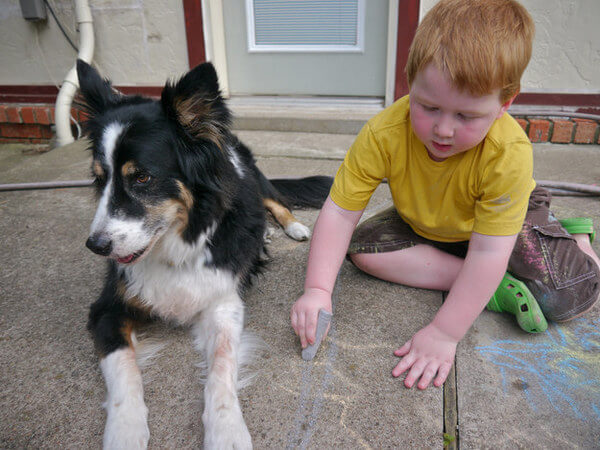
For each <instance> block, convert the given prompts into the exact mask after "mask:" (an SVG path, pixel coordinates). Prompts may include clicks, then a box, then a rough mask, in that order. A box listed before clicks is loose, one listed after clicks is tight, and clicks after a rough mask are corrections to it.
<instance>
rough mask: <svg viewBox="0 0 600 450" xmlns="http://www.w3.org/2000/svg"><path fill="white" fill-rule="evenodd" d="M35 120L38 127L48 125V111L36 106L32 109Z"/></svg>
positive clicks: (46, 108)
mask: <svg viewBox="0 0 600 450" xmlns="http://www.w3.org/2000/svg"><path fill="white" fill-rule="evenodd" d="M33 114H34V115H35V120H36V122H37V123H39V124H40V125H50V123H51V122H50V110H49V109H48V107H46V106H36V107H35V108H33Z"/></svg>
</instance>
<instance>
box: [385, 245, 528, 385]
mask: <svg viewBox="0 0 600 450" xmlns="http://www.w3.org/2000/svg"><path fill="white" fill-rule="evenodd" d="M516 237H517V236H516V235H513V236H485V235H482V234H478V233H473V234H472V237H471V240H470V243H469V251H468V253H467V257H466V258H465V262H464V265H463V267H462V269H461V271H460V273H459V275H458V277H457V279H456V281H455V282H454V284H453V286H452V288H451V289H450V292H449V293H448V297H447V299H446V301H445V302H444V304H443V305H442V307H441V308H440V309H439V311H438V313H437V314H436V316H435V317H434V319H433V321H432V322H431V323H430V324H429V325H427V326H426V327H425V328H423V329H421V330H420V331H419V332H417V333H416V334H415V335H414V336H413V338H412V339H411V340H410V341H408V342H407V343H405V344H404V345H403V346H402V347H401V348H399V349H398V350H397V351H396V355H397V356H401V357H403V358H402V360H401V361H400V362H399V363H398V365H397V366H396V367H395V368H394V370H393V371H392V374H393V375H394V376H399V375H400V374H402V373H404V372H405V371H406V370H408V369H410V370H409V372H408V375H407V376H406V378H405V380H404V384H405V385H406V386H407V387H412V385H413V384H414V383H415V382H416V381H417V379H419V378H420V380H419V383H418V385H417V386H418V387H419V388H420V389H425V388H426V387H427V386H428V385H429V383H430V381H431V380H432V379H433V378H434V377H435V376H436V374H437V377H435V380H434V385H435V386H441V385H442V384H443V383H444V381H445V380H446V377H447V376H448V372H449V370H450V368H451V366H452V362H453V360H454V355H455V352H456V344H457V343H458V341H460V340H461V339H462V337H463V336H464V335H465V334H466V332H467V331H468V330H469V328H470V327H471V325H472V324H473V322H474V321H475V319H476V318H477V316H478V315H479V314H480V313H481V311H482V310H483V308H484V307H485V305H486V304H487V303H488V302H489V300H490V298H491V296H492V294H493V293H494V292H495V290H496V288H497V287H498V285H499V283H500V280H501V279H502V277H503V276H504V273H505V271H506V267H507V265H508V260H509V258H510V254H511V252H512V249H513V247H514V244H515V241H516Z"/></svg>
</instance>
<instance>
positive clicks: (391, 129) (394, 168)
mask: <svg viewBox="0 0 600 450" xmlns="http://www.w3.org/2000/svg"><path fill="white" fill-rule="evenodd" d="M384 178H387V180H388V183H389V188H390V192H391V194H392V199H393V201H394V205H395V207H396V210H397V211H398V213H399V214H400V216H401V217H402V219H403V220H404V221H405V222H406V223H408V224H409V225H410V226H411V227H412V229H413V230H414V231H415V232H416V233H417V234H419V235H421V236H423V237H425V238H427V239H431V240H435V241H441V242H458V241H466V240H469V239H470V237H471V232H472V231H475V232H477V233H480V234H486V235H494V236H508V235H513V234H516V233H518V232H519V231H520V230H521V227H522V225H523V220H524V218H525V213H526V212H527V205H528V201H529V195H530V194H531V191H532V190H533V189H534V187H535V181H534V180H533V152H532V147H531V143H530V142H529V139H528V138H527V135H526V134H525V132H524V131H523V129H522V128H521V127H520V125H519V124H518V123H517V122H516V121H515V120H514V119H513V118H512V117H511V116H510V115H508V114H504V115H503V116H502V117H501V118H500V119H498V120H496V121H495V122H494V124H493V125H492V127H491V128H490V130H489V132H488V134H487V136H486V137H485V139H484V140H483V141H482V142H481V143H480V144H479V145H477V146H476V147H474V148H472V149H470V150H467V151H466V152H462V153H459V154H457V155H454V156H451V157H449V158H447V159H446V160H444V161H441V162H436V161H433V160H432V159H431V158H430V157H429V155H428V154H427V149H426V148H425V146H424V145H423V143H422V142H421V141H420V140H419V139H418V138H417V137H416V136H415V134H414V132H413V131H412V127H411V125H410V111H409V102H408V96H405V97H403V98H401V99H400V100H398V101H397V102H396V103H394V104H393V105H392V106H390V107H389V108H387V109H385V110H384V111H382V112H381V113H379V114H378V115H376V116H375V117H373V118H372V119H371V120H369V121H368V122H367V124H366V125H365V126H364V127H363V129H362V130H361V132H360V133H359V135H358V136H357V138H356V140H355V141H354V144H352V147H350V150H348V153H347V154H346V158H345V159H344V162H343V163H342V165H341V166H340V168H339V170H338V172H337V175H336V177H335V180H334V182H333V186H332V188H331V198H332V200H333V201H334V202H335V203H336V204H337V205H339V206H340V207H342V208H344V209H348V210H354V211H356V210H360V209H363V208H365V207H366V206H367V203H368V202H369V199H370V198H371V195H372V194H373V191H374V190H375V188H376V187H377V186H378V185H379V183H380V182H381V181H382V180H383V179H384Z"/></svg>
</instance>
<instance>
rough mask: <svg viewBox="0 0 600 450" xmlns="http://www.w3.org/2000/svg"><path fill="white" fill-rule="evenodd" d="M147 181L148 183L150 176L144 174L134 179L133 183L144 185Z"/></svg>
mask: <svg viewBox="0 0 600 450" xmlns="http://www.w3.org/2000/svg"><path fill="white" fill-rule="evenodd" d="M148 181H150V175H148V174H146V173H141V174H139V175H138V176H137V177H135V182H136V183H137V184H146V183H147V182H148Z"/></svg>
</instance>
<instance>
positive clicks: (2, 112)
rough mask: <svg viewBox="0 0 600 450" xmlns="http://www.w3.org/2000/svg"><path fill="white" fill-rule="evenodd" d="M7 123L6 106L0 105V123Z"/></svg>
mask: <svg viewBox="0 0 600 450" xmlns="http://www.w3.org/2000/svg"><path fill="white" fill-rule="evenodd" d="M3 122H8V116H7V115H6V106H4V105H0V123H3Z"/></svg>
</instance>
